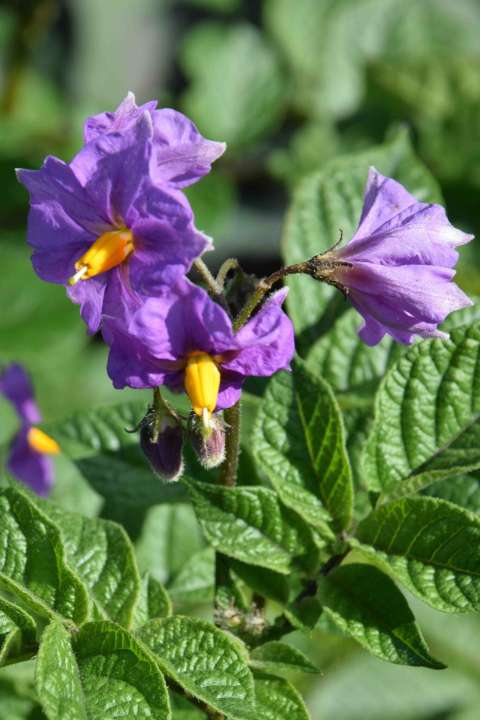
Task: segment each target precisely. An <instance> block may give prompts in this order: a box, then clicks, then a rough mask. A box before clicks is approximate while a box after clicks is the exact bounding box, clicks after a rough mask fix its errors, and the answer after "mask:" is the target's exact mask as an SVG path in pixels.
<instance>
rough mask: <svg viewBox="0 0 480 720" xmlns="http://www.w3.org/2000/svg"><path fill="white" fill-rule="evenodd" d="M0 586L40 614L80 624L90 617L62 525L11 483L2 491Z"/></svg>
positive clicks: (84, 593)
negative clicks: (66, 549) (56, 522)
mask: <svg viewBox="0 0 480 720" xmlns="http://www.w3.org/2000/svg"><path fill="white" fill-rule="evenodd" d="M0 589H3V590H4V591H6V592H8V593H10V594H11V595H13V596H14V597H15V598H16V600H20V601H21V602H22V603H24V604H25V605H26V607H28V608H30V609H32V610H33V611H34V612H36V613H38V614H40V615H41V616H43V617H49V618H51V617H54V616H57V615H59V616H62V617H64V618H68V619H69V620H73V622H75V623H77V624H79V623H81V622H83V621H84V620H85V619H86V618H87V616H88V612H89V602H88V595H87V591H86V588H85V586H84V585H83V583H82V582H81V581H80V579H79V578H78V577H77V576H76V575H75V574H74V572H73V571H72V570H71V569H70V567H69V566H68V565H67V563H66V553H65V549H64V547H63V540H62V536H61V534H60V530H59V529H58V528H57V526H56V525H55V524H54V523H52V522H51V520H50V519H49V518H48V517H47V516H46V515H45V514H44V513H43V512H42V511H41V510H39V509H38V508H37V507H36V505H35V504H34V503H33V502H32V501H31V500H30V499H29V498H28V497H27V495H26V494H25V493H24V492H23V491H21V490H17V489H15V488H13V487H9V488H6V489H5V490H2V491H0Z"/></svg>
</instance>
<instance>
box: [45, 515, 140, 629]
mask: <svg viewBox="0 0 480 720" xmlns="http://www.w3.org/2000/svg"><path fill="white" fill-rule="evenodd" d="M43 507H44V509H45V512H46V513H47V514H48V515H49V517H50V518H51V519H52V520H53V521H54V522H55V523H56V525H57V526H58V527H59V528H60V530H61V532H62V537H63V541H64V547H65V552H66V557H67V561H68V562H69V564H70V566H71V567H72V568H73V569H74V570H75V571H76V572H77V573H78V575H79V576H80V578H81V579H82V580H83V582H84V583H85V585H86V586H87V588H88V590H89V593H91V595H92V599H93V602H94V604H95V607H96V609H97V611H98V613H99V618H100V619H110V620H115V621H116V622H118V623H119V624H121V625H124V626H125V627H129V626H130V624H131V621H132V615H133V610H134V607H135V604H136V602H137V598H138V596H139V593H140V576H139V573H138V569H137V564H136V561H135V555H134V551H133V547H132V544H131V542H130V540H129V538H128V536H127V534H126V532H125V530H124V529H123V528H122V527H121V526H120V525H117V524H116V523H112V522H109V521H108V520H99V519H90V518H85V517H82V516H81V515H77V514H75V513H70V512H65V511H63V510H61V509H60V508H59V507H57V506H56V505H53V504H51V503H45V504H44V505H43Z"/></svg>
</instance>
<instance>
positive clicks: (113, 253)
mask: <svg viewBox="0 0 480 720" xmlns="http://www.w3.org/2000/svg"><path fill="white" fill-rule="evenodd" d="M133 250H134V245H133V233H132V231H131V230H127V229H126V228H124V229H123V230H111V231H110V232H106V233H103V235H100V237H99V238H97V240H95V242H94V243H93V245H92V246H91V247H90V248H89V249H88V250H87V252H86V253H85V254H84V255H82V257H81V258H79V259H78V260H77V262H76V263H75V270H76V273H75V275H72V277H71V278H70V280H69V281H68V282H69V285H75V284H76V283H77V282H78V281H79V280H88V279H89V278H91V277H94V276H95V275H99V274H100V273H103V272H107V270H111V269H112V268H114V267H116V266H117V265H120V263H122V262H123V261H124V260H126V259H127V258H128V256H129V255H130V253H132V252H133Z"/></svg>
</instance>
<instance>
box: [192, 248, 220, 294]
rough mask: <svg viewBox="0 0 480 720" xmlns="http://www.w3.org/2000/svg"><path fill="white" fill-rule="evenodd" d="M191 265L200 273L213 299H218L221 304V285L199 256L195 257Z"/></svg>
mask: <svg viewBox="0 0 480 720" xmlns="http://www.w3.org/2000/svg"><path fill="white" fill-rule="evenodd" d="M193 267H194V268H195V270H196V271H197V272H198V274H199V275H201V277H202V280H203V282H204V283H205V285H206V286H207V288H208V292H209V293H210V295H213V297H214V298H215V300H218V301H219V302H221V303H222V305H223V304H224V300H223V291H222V290H223V289H222V286H221V285H220V284H219V283H218V282H217V281H216V280H215V278H214V276H213V275H212V273H211V272H210V270H209V269H208V267H207V265H206V264H205V263H204V262H203V260H202V259H201V258H197V259H196V260H195V261H194V263H193Z"/></svg>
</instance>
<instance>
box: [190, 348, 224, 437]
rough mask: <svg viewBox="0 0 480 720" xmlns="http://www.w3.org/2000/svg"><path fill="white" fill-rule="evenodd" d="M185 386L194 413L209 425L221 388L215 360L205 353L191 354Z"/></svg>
mask: <svg viewBox="0 0 480 720" xmlns="http://www.w3.org/2000/svg"><path fill="white" fill-rule="evenodd" d="M184 385H185V390H186V392H187V395H188V397H189V398H190V402H191V403H192V408H193V412H194V413H195V414H196V415H198V416H199V417H201V418H202V419H203V422H204V424H205V425H207V424H208V423H209V420H210V416H211V414H212V413H213V411H214V410H215V407H216V405H217V398H218V391H219V388H220V370H219V369H218V366H217V363H216V362H215V360H214V359H213V358H212V357H211V356H210V355H208V354H207V353H204V352H198V351H197V352H192V353H190V354H189V356H188V358H187V365H186V367H185V379H184Z"/></svg>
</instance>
